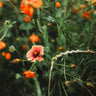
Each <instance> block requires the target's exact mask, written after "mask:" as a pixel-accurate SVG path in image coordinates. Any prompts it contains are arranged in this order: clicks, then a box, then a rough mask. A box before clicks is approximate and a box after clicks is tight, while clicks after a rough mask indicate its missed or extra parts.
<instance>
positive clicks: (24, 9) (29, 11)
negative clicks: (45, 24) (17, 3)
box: [21, 6, 34, 16]
mask: <svg viewBox="0 0 96 96" xmlns="http://www.w3.org/2000/svg"><path fill="white" fill-rule="evenodd" d="M21 11H22V12H23V13H24V14H26V15H28V16H32V15H33V13H34V10H33V8H32V7H30V6H25V7H21Z"/></svg>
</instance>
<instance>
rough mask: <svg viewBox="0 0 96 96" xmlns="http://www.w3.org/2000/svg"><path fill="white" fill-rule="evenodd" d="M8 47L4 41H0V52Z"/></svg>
mask: <svg viewBox="0 0 96 96" xmlns="http://www.w3.org/2000/svg"><path fill="white" fill-rule="evenodd" d="M5 47H6V43H5V42H3V41H0V50H2V49H4V48H5Z"/></svg>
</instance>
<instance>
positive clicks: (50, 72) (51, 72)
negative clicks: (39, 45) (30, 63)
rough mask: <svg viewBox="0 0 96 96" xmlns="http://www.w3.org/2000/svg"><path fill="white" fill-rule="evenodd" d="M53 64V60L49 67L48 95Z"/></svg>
mask: <svg viewBox="0 0 96 96" xmlns="http://www.w3.org/2000/svg"><path fill="white" fill-rule="evenodd" d="M53 64H54V61H52V63H51V67H50V74H49V83H48V96H50V83H51V74H52V70H53Z"/></svg>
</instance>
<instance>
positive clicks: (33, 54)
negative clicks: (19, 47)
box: [26, 45, 44, 62]
mask: <svg viewBox="0 0 96 96" xmlns="http://www.w3.org/2000/svg"><path fill="white" fill-rule="evenodd" d="M43 50H44V47H43V46H40V45H37V46H36V45H34V46H32V48H31V49H30V50H29V51H28V52H27V55H26V56H27V59H28V60H31V61H32V62H35V61H36V60H39V62H40V61H42V60H43V58H42V57H41V55H44V52H43Z"/></svg>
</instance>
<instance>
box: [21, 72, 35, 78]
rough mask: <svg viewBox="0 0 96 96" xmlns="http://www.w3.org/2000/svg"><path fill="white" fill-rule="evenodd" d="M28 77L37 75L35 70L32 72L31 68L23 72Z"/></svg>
mask: <svg viewBox="0 0 96 96" xmlns="http://www.w3.org/2000/svg"><path fill="white" fill-rule="evenodd" d="M23 74H24V75H25V77H26V78H33V77H34V76H35V73H34V72H31V71H30V70H27V71H26V72H23Z"/></svg>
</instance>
